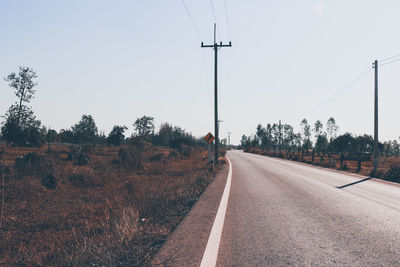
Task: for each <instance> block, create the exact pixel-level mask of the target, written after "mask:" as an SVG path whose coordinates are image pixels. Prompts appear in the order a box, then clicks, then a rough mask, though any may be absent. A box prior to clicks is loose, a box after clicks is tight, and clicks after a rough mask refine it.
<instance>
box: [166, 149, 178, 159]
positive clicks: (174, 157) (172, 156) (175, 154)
mask: <svg viewBox="0 0 400 267" xmlns="http://www.w3.org/2000/svg"><path fill="white" fill-rule="evenodd" d="M178 156H179V155H178V152H176V151H175V150H172V151H171V152H169V155H168V158H172V159H176V158H177V157H178Z"/></svg>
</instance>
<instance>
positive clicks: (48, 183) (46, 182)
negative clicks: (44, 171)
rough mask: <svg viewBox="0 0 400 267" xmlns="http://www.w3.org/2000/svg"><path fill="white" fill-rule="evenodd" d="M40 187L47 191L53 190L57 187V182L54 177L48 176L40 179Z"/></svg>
mask: <svg viewBox="0 0 400 267" xmlns="http://www.w3.org/2000/svg"><path fill="white" fill-rule="evenodd" d="M42 185H43V186H45V187H46V188H47V189H55V188H56V187H57V180H56V177H54V175H51V174H48V175H46V176H43V177H42Z"/></svg>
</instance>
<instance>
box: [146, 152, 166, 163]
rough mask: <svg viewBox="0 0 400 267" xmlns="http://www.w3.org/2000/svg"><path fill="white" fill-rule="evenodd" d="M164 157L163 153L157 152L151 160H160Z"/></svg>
mask: <svg viewBox="0 0 400 267" xmlns="http://www.w3.org/2000/svg"><path fill="white" fill-rule="evenodd" d="M163 158H164V155H163V154H162V153H156V154H154V155H152V156H150V157H149V161H150V162H160V161H161V160H162V159H163Z"/></svg>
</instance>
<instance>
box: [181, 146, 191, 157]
mask: <svg viewBox="0 0 400 267" xmlns="http://www.w3.org/2000/svg"><path fill="white" fill-rule="evenodd" d="M179 152H181V154H182V156H184V157H190V156H191V155H192V153H193V147H190V146H185V145H182V146H181V147H180V148H179Z"/></svg>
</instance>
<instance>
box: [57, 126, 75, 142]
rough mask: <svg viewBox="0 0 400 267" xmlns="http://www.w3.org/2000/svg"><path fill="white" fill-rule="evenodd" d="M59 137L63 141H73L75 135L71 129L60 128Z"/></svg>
mask: <svg viewBox="0 0 400 267" xmlns="http://www.w3.org/2000/svg"><path fill="white" fill-rule="evenodd" d="M59 135H60V139H61V142H63V143H75V136H74V133H73V132H72V130H70V129H61V130H60V133H59Z"/></svg>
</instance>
